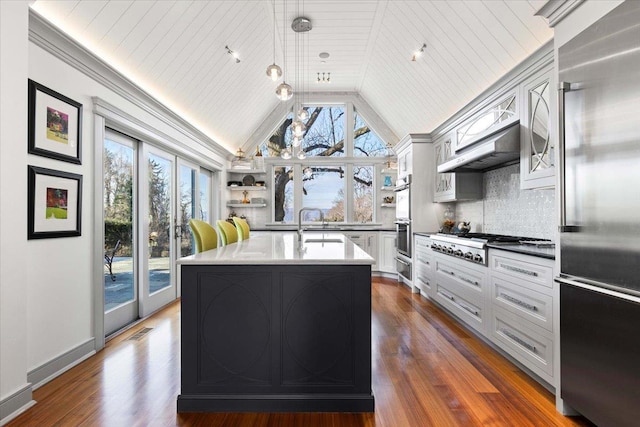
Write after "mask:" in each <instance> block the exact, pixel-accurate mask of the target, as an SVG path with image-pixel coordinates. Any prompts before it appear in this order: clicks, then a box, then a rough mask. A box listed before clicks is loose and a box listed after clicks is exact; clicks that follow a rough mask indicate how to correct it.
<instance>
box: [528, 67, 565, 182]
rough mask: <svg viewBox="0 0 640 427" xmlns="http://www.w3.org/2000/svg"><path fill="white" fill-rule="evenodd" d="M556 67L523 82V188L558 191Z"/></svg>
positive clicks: (548, 68)
mask: <svg viewBox="0 0 640 427" xmlns="http://www.w3.org/2000/svg"><path fill="white" fill-rule="evenodd" d="M552 72H553V67H552V65H549V66H547V67H545V68H544V69H542V70H541V71H539V72H538V73H536V74H535V75H533V76H532V77H531V78H529V79H528V80H526V81H525V82H523V84H522V85H521V88H522V89H521V90H522V92H521V93H522V99H523V105H522V116H521V119H520V138H521V147H522V151H521V153H520V188H522V189H533V188H553V187H555V161H556V159H555V156H556V152H555V146H554V145H555V144H554V139H553V137H552V132H551V108H550V107H551V102H550V101H551V91H552V90H553V86H552V84H553V82H552V77H551V76H552Z"/></svg>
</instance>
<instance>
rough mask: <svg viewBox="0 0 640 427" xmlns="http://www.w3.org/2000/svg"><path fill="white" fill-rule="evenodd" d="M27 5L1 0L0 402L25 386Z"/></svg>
mask: <svg viewBox="0 0 640 427" xmlns="http://www.w3.org/2000/svg"><path fill="white" fill-rule="evenodd" d="M28 10H29V9H28V2H27V1H11V2H8V1H0V66H1V67H2V68H1V71H0V93H2V96H1V97H0V402H1V401H3V400H4V399H6V398H8V397H9V396H11V395H12V394H14V393H15V392H17V391H19V390H20V389H22V388H24V387H25V386H27V344H26V343H27V317H28V312H27V287H28V286H27V269H28V268H34V266H32V265H30V264H29V260H28V259H27V258H26V257H25V253H26V252H27V250H28V249H27V247H26V241H27V240H26V236H27V219H26V218H27V215H26V213H27V196H26V193H27V167H26V159H27V64H28V56H27V34H28V16H29V15H28ZM6 415H8V414H4V413H3V414H0V419H1V418H3V417H4V416H6Z"/></svg>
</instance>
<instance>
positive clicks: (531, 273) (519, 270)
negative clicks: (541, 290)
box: [500, 264, 538, 277]
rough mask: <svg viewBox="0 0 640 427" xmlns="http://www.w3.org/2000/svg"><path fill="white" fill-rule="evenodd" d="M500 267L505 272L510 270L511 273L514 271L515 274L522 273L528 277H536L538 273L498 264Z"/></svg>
mask: <svg viewBox="0 0 640 427" xmlns="http://www.w3.org/2000/svg"><path fill="white" fill-rule="evenodd" d="M500 265H501V266H502V268H504V269H505V270H511V271H515V272H516V273H522V274H526V275H528V276H533V277H538V273H536V272H535V271H530V270H525V269H524V268H520V267H514V266H512V265H507V264H500Z"/></svg>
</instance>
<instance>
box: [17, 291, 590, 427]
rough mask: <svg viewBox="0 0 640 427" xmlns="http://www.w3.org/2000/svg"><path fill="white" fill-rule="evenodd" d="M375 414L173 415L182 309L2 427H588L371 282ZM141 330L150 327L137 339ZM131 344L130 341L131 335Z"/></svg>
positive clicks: (171, 310)
mask: <svg viewBox="0 0 640 427" xmlns="http://www.w3.org/2000/svg"><path fill="white" fill-rule="evenodd" d="M372 292H373V293H372V302H373V316H372V320H373V327H372V342H373V391H374V395H375V398H376V412H375V413H374V414H178V413H176V396H177V395H178V393H179V391H180V333H179V331H180V327H179V325H180V316H179V310H180V305H179V304H178V303H175V304H172V305H171V306H169V307H167V308H166V309H164V310H162V311H161V312H159V313H157V314H156V315H154V316H152V317H151V318H149V319H147V320H145V321H143V322H141V323H140V324H138V325H136V327H135V328H132V329H131V330H129V331H127V332H125V333H122V334H121V335H119V336H118V337H116V338H114V339H112V340H110V341H109V342H108V343H107V346H106V347H105V349H104V350H103V351H101V352H99V353H98V354H97V355H95V356H93V357H91V358H90V359H89V360H87V361H85V362H83V363H82V364H80V365H78V366H76V367H75V368H73V369H71V370H70V371H68V372H66V373H65V374H63V375H61V376H60V377H58V378H56V379H55V380H53V381H51V382H49V383H47V384H46V385H44V386H43V387H41V388H39V389H38V390H36V391H35V392H34V399H35V400H36V401H37V402H38V403H37V405H35V406H34V407H33V408H31V409H29V410H28V411H27V412H26V413H24V414H22V415H20V416H19V417H18V418H16V419H15V420H13V422H11V423H9V424H8V425H9V426H12V427H14V426H118V427H120V426H123V427H124V426H127V427H128V426H153V427H156V426H157V427H161V426H176V425H178V426H225V427H227V426H252V427H254V426H305V427H308V426H332V427H339V426H378V427H382V426H389V427H402V426H425V427H426V426H437V427H442V426H545V427H546V426H591V425H592V424H590V423H589V422H588V421H586V420H585V419H583V418H567V417H563V416H562V415H560V414H559V413H557V412H556V410H555V406H554V398H553V396H552V395H551V394H550V393H549V392H548V391H547V390H545V389H544V388H543V387H541V386H540V385H538V384H537V383H536V382H534V381H532V380H531V379H530V378H529V377H528V376H527V375H526V374H524V373H523V372H522V371H520V370H519V369H517V368H516V367H515V366H514V365H513V364H511V363H510V362H509V361H507V360H506V359H505V358H503V357H501V356H500V355H498V354H497V353H496V352H494V351H493V350H491V349H490V348H489V347H488V346H487V345H486V344H484V343H483V342H482V341H480V340H479V339H477V338H476V337H475V336H473V335H472V334H469V333H468V332H467V331H466V330H465V329H464V328H461V327H460V326H458V324H456V323H455V322H454V321H452V320H451V319H450V318H449V317H448V316H447V315H445V314H444V313H443V312H442V311H441V310H440V309H438V308H437V307H436V306H434V305H433V304H431V303H430V302H429V301H428V300H426V299H425V298H422V297H420V296H418V295H413V294H411V292H410V291H409V289H408V288H407V287H405V286H404V285H399V284H398V283H396V282H395V281H391V280H388V279H374V283H373V291H372ZM142 328H153V329H152V330H150V331H149V332H148V333H147V334H145V335H143V336H138V337H136V333H137V332H138V331H140V330H141V329H142ZM136 338H137V339H136Z"/></svg>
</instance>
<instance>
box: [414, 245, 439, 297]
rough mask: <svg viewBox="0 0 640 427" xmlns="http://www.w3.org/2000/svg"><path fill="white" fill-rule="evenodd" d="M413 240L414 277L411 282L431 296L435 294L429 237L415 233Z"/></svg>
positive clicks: (423, 292)
mask: <svg viewBox="0 0 640 427" xmlns="http://www.w3.org/2000/svg"><path fill="white" fill-rule="evenodd" d="M414 242H415V246H414V247H415V251H414V257H413V263H414V265H415V268H414V271H415V273H414V274H415V279H414V281H413V284H414V285H415V286H417V287H418V288H419V289H420V293H422V294H423V295H426V296H428V297H430V298H433V297H434V296H435V286H433V283H434V281H433V268H432V266H433V257H432V256H431V255H432V253H433V252H432V250H431V239H430V238H429V237H428V236H424V235H418V234H416V235H415V238H414Z"/></svg>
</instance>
